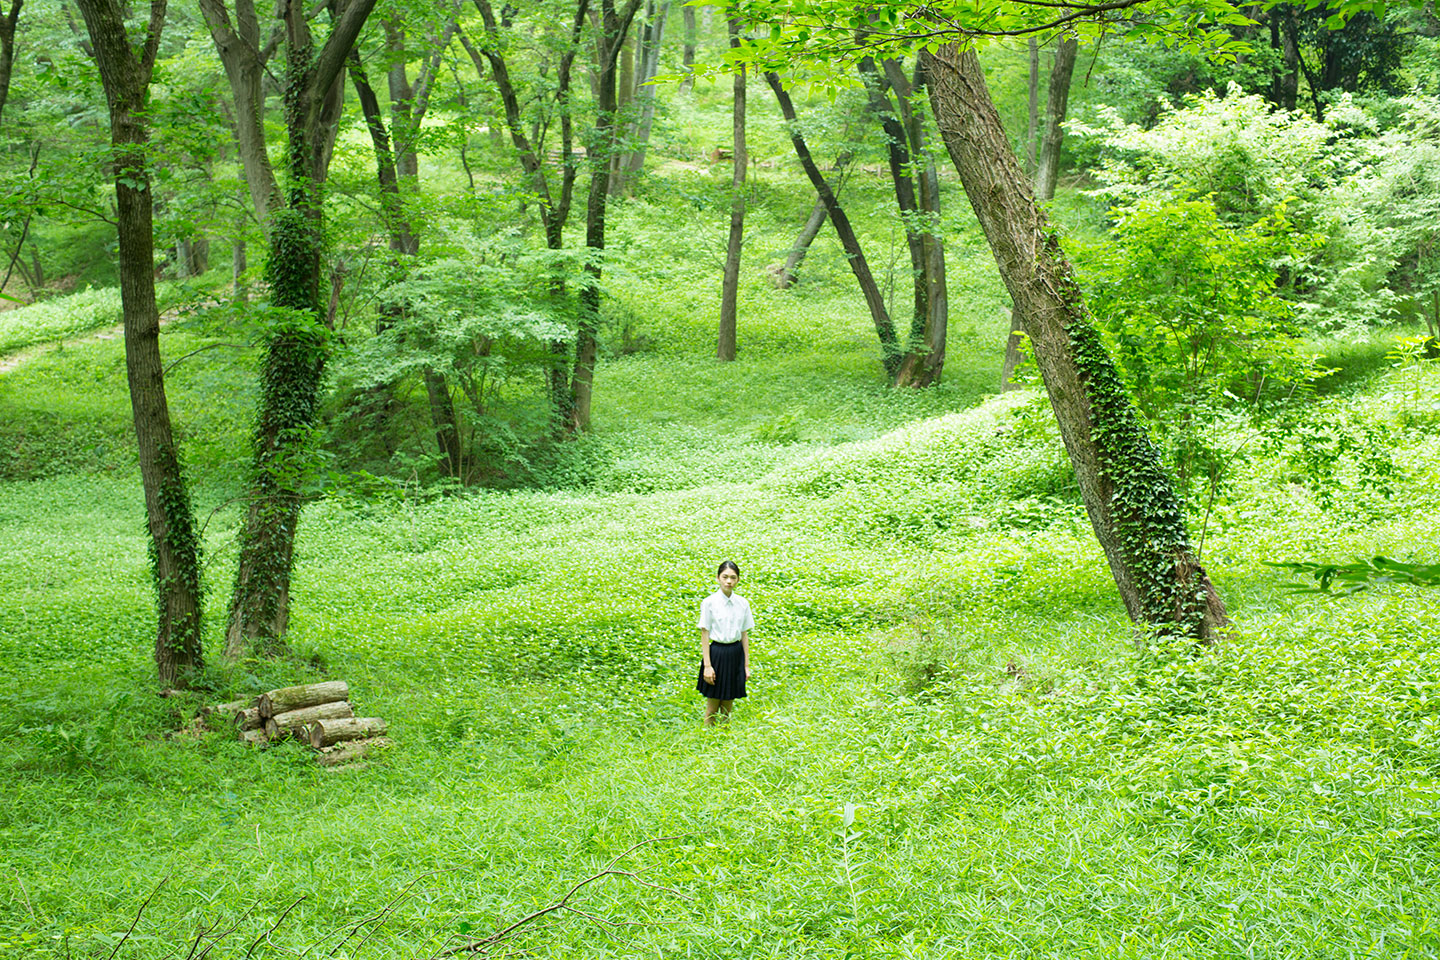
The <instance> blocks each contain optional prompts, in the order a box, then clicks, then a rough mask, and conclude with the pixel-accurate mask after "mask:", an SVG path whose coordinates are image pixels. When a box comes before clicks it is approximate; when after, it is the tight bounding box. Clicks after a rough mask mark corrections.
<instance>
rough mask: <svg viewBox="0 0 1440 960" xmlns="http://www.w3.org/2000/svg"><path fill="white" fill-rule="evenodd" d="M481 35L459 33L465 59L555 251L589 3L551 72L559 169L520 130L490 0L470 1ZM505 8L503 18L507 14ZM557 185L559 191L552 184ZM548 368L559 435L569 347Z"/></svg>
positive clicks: (554, 353)
mask: <svg viewBox="0 0 1440 960" xmlns="http://www.w3.org/2000/svg"><path fill="white" fill-rule="evenodd" d="M475 7H476V9H477V10H479V12H480V19H481V24H482V26H483V29H484V41H483V42H482V43H481V44H478V45H477V44H476V43H474V42H472V41H471V40H470V38H469V37H468V36H466V35H465V34H464V33H459V34H458V36H459V38H460V42H461V44H462V45H463V46H464V48H465V52H466V53H467V54H469V55H470V59H471V61H472V62H473V63H474V65H475V71H476V73H477V74H479V75H481V76H483V75H484V73H485V67H486V65H487V64H488V66H489V68H490V74H491V77H492V78H493V80H494V83H495V87H496V90H497V92H498V93H499V94H500V102H501V105H502V108H503V112H504V117H505V127H506V129H507V130H508V131H509V132H510V140H511V143H512V144H513V145H514V147H515V153H516V155H517V157H518V159H519V161H520V167H521V169H522V170H523V171H524V172H525V176H526V180H527V183H528V184H529V186H530V189H531V191H532V193H533V195H534V196H535V198H536V200H537V206H538V207H539V213H540V223H541V226H542V227H543V228H544V231H545V245H546V246H547V247H548V248H549V249H551V250H560V249H562V248H563V247H564V245H565V224H566V223H567V222H568V221H569V219H570V208H571V205H572V202H573V198H574V195H575V179H576V176H577V175H578V173H579V169H580V168H579V165H578V163H577V161H576V157H575V148H574V144H575V133H574V129H575V126H574V115H573V110H572V98H571V83H572V78H573V71H574V64H575V56H576V51H577V50H578V49H579V46H580V36H581V32H582V31H583V30H584V29H585V23H586V19H587V17H588V15H589V12H590V0H576V3H575V10H574V16H573V17H572V18H571V19H570V22H569V24H568V27H569V33H568V35H567V36H568V42H567V43H566V44H565V46H564V48H563V50H562V52H561V55H560V60H559V64H558V65H557V68H556V72H555V86H554V88H553V90H552V91H550V94H549V96H550V97H551V98H552V99H551V100H550V102H551V104H552V107H553V109H554V111H555V112H556V113H557V114H559V118H560V158H559V161H558V169H554V168H553V167H552V165H551V164H550V162H549V161H547V159H546V151H545V144H544V143H543V142H542V141H541V140H540V138H539V136H538V133H539V129H538V128H537V129H536V131H535V132H536V134H537V135H535V136H532V134H531V131H529V130H527V129H526V127H525V121H524V117H523V116H522V113H521V109H520V94H521V89H520V87H519V85H518V84H517V83H516V82H515V81H514V80H513V79H512V76H511V72H510V63H509V58H508V57H507V54H506V51H507V49H508V46H509V38H508V36H507V31H508V28H509V23H508V22H507V21H505V20H503V19H499V18H497V17H496V16H495V11H494V9H493V7H492V6H491V4H490V0H475ZM508 9H509V8H507V12H508ZM557 177H558V179H559V184H558V188H557V185H556V184H555V183H554V181H555V180H556V179H557ZM565 286H566V284H565V278H564V275H563V273H560V272H558V271H557V273H556V275H555V277H554V279H553V280H552V282H551V290H550V294H551V296H553V297H556V298H559V297H561V296H563V295H564V292H565ZM550 353H551V364H550V369H549V389H550V402H551V409H552V410H553V412H554V419H555V426H556V429H557V431H558V432H565V431H568V430H569V429H570V428H571V424H572V415H571V411H572V406H573V394H572V391H571V386H570V372H569V369H568V367H569V366H570V362H569V361H570V356H569V345H568V344H567V343H566V342H565V341H563V340H555V341H553V342H552V343H551V344H550Z"/></svg>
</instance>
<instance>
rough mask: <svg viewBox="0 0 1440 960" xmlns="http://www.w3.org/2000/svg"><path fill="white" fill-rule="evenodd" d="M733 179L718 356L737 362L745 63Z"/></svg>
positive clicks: (737, 86)
mask: <svg viewBox="0 0 1440 960" xmlns="http://www.w3.org/2000/svg"><path fill="white" fill-rule="evenodd" d="M728 33H729V37H730V49H732V50H735V49H738V48H739V46H740V20H739V18H738V17H733V16H732V17H731V18H730V19H729V26H728ZM732 129H733V133H732V136H733V138H734V143H735V146H734V150H733V151H732V152H731V161H732V164H733V166H732V168H731V170H732V172H731V176H730V236H729V238H728V239H727V240H726V243H725V274H724V277H723V278H722V279H721V283H720V333H719V336H718V337H717V338H716V345H715V356H716V358H717V359H719V360H722V361H726V362H728V361H731V360H734V359H735V340H736V336H737V327H738V326H739V321H738V318H737V312H738V304H739V299H740V244H741V242H742V241H743V240H744V238H745V171H746V168H747V167H748V166H749V157H748V155H747V154H746V152H745V64H743V63H740V64H736V65H735V78H734V125H733V128H732Z"/></svg>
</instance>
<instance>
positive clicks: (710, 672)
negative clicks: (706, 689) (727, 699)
mask: <svg viewBox="0 0 1440 960" xmlns="http://www.w3.org/2000/svg"><path fill="white" fill-rule="evenodd" d="M705 682H706V683H712V684H713V683H714V682H715V668H714V667H711V666H706V667H705Z"/></svg>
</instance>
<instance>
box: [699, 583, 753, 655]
mask: <svg viewBox="0 0 1440 960" xmlns="http://www.w3.org/2000/svg"><path fill="white" fill-rule="evenodd" d="M696 626H698V627H699V628H700V629H701V630H709V631H710V642H711V643H737V642H739V640H740V635H741V634H742V633H744V632H745V631H746V630H754V629H755V618H754V617H753V616H751V615H750V601H749V600H746V599H745V598H744V597H742V596H740V594H738V593H732V594H730V596H728V597H727V596H725V592H724V591H723V590H716V591H715V592H714V593H712V594H710V596H708V597H706V598H705V601H704V602H703V603H701V604H700V622H699V623H697V624H696Z"/></svg>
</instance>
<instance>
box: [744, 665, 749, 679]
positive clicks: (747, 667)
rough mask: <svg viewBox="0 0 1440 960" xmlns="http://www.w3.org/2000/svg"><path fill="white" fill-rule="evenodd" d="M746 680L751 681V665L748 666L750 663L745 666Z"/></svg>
mask: <svg viewBox="0 0 1440 960" xmlns="http://www.w3.org/2000/svg"><path fill="white" fill-rule="evenodd" d="M745 679H746V680H749V679H750V664H748V663H747V664H745Z"/></svg>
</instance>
